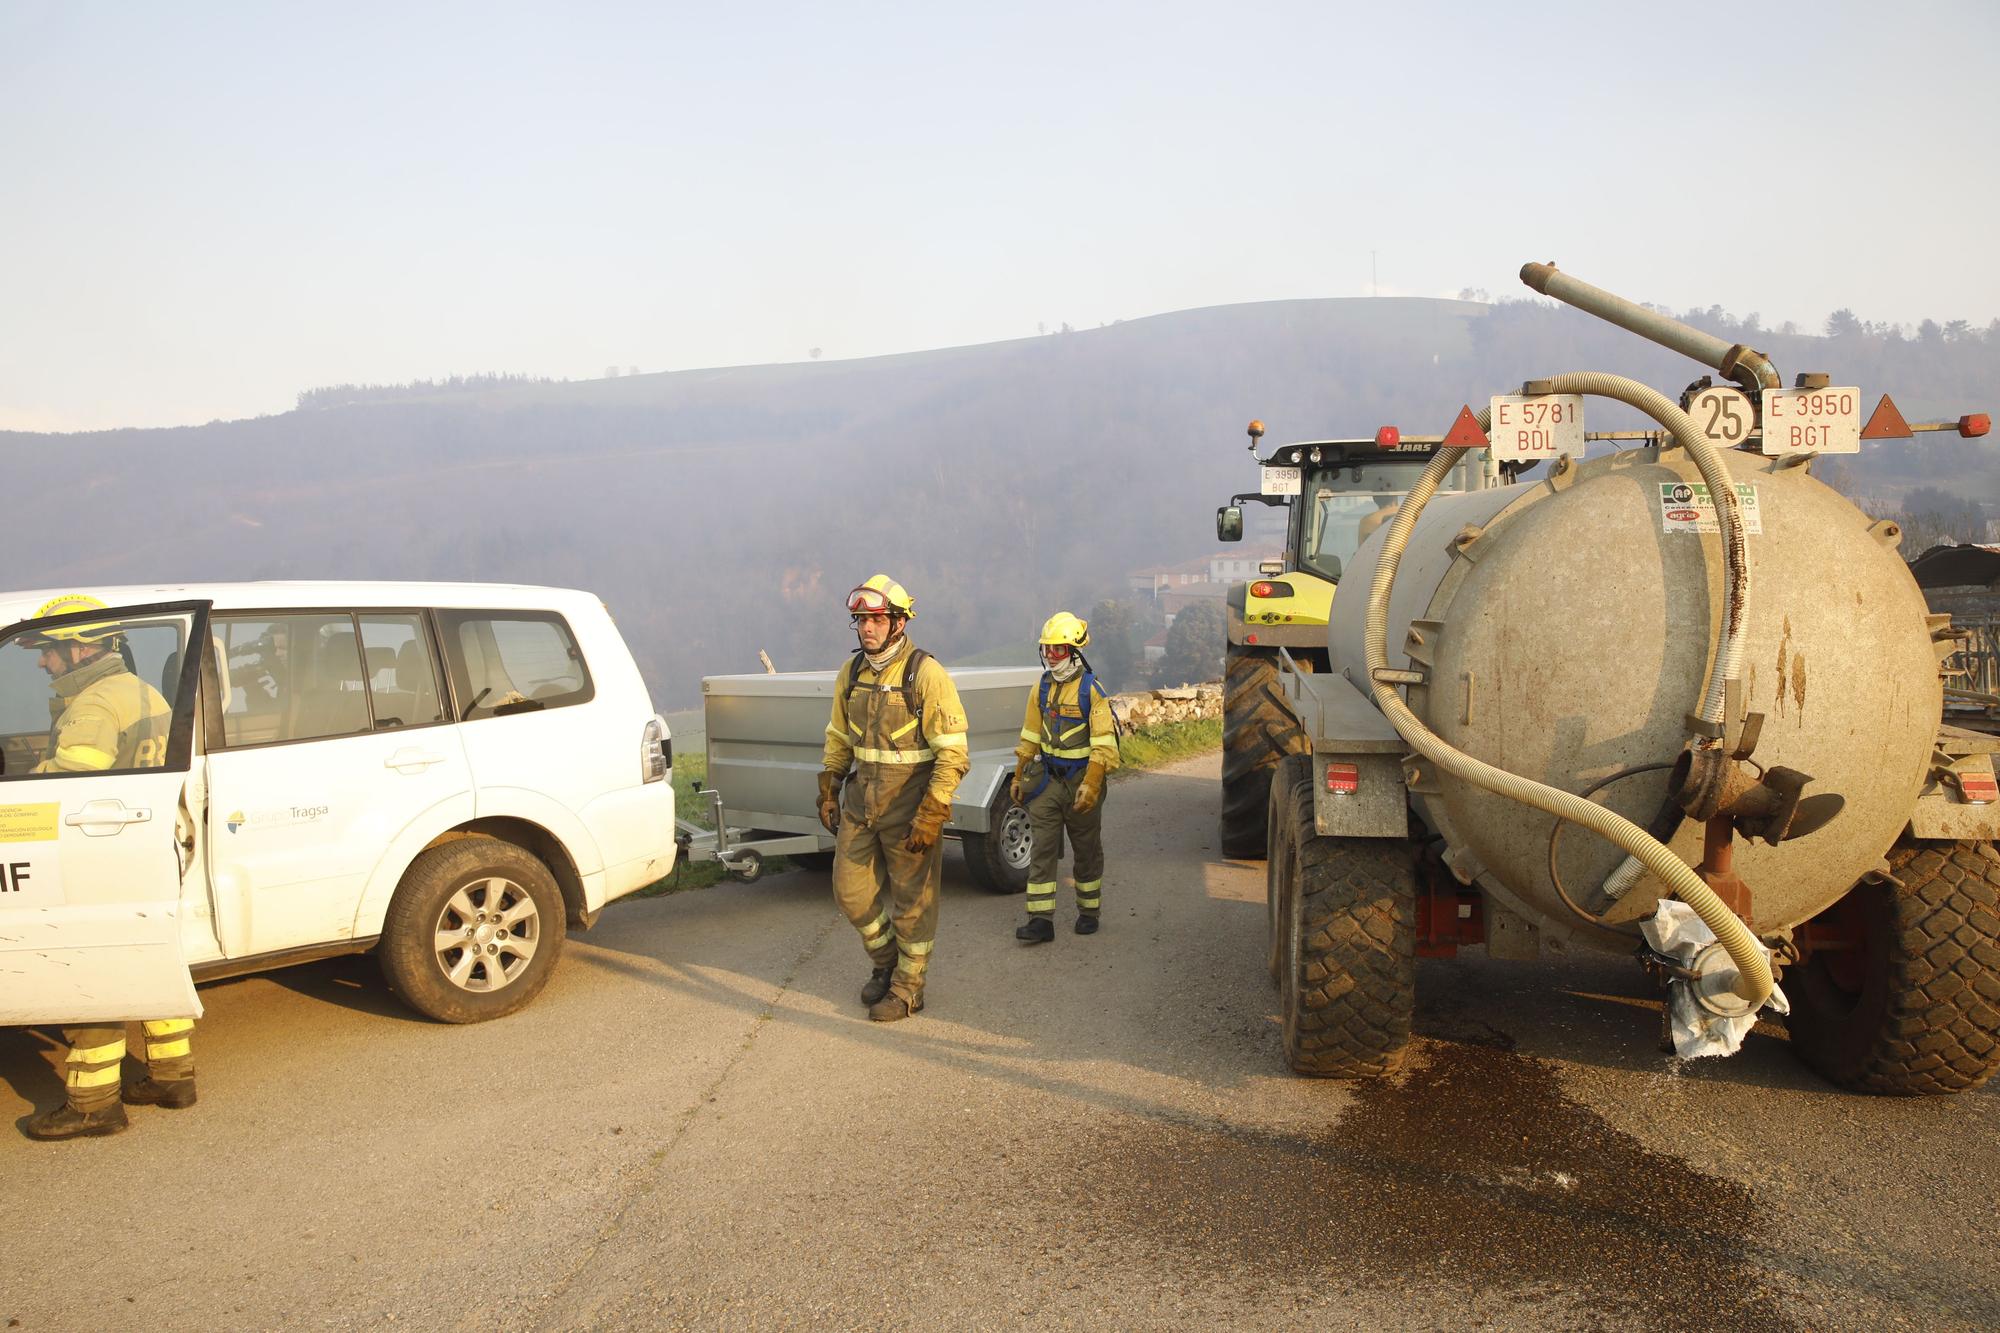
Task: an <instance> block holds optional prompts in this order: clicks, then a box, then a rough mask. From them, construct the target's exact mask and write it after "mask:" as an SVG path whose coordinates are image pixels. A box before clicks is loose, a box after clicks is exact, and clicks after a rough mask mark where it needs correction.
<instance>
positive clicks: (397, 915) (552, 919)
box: [378, 837, 567, 1023]
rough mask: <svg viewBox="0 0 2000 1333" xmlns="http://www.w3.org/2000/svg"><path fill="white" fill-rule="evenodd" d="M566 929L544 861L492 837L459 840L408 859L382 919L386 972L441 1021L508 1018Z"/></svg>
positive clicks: (550, 964) (541, 976) (409, 999)
mask: <svg viewBox="0 0 2000 1333" xmlns="http://www.w3.org/2000/svg"><path fill="white" fill-rule="evenodd" d="M566 931H567V924H566V909H565V907H564V905H563V896H562V890H561V889H559V888H557V887H556V882H555V878H554V876H552V875H550V874H549V869H548V867H547V866H545V865H543V864H542V863H541V861H539V860H537V859H536V858H535V857H534V856H533V855H531V854H530V853H528V852H526V851H523V850H522V849H521V848H519V847H516V846H514V845H513V844H512V843H507V842H501V841H500V840H499V839H497V838H486V837H473V838H459V839H456V840H454V841H452V842H447V843H442V844H440V845H439V846H436V847H432V848H430V849H429V850H427V851H425V852H424V853H423V854H422V855H420V856H419V857H417V859H416V860H415V861H414V862H412V863H411V865H410V868H409V871H408V872H407V873H406V874H404V876H403V882H402V885H401V886H400V887H398V888H397V890H396V896H395V897H394V898H393V899H391V900H390V903H389V912H388V916H387V917H386V918H385V919H384V921H383V923H382V943H381V946H380V948H379V950H378V952H379V953H380V955H381V961H382V972H383V975H384V976H386V977H387V978H388V980H389V985H390V987H391V989H393V990H394V991H395V992H396V994H398V995H400V996H401V997H402V998H403V1000H404V1002H405V1003H407V1004H408V1005H409V1006H410V1007H411V1008H412V1009H415V1010H416V1011H417V1012H418V1013H420V1014H423V1015H425V1016H426V1017H429V1018H435V1019H437V1020H438V1021H439V1022H443V1023H480V1022H484V1021H485V1020H487V1019H489V1018H500V1017H502V1016H503V1015H506V1014H511V1013H513V1012H514V1011H515V1010H516V1009H519V1008H521V1007H522V1006H523V1005H525V1004H527V1003H528V1001H530V1000H532V999H534V998H535V996H536V995H537V994H539V993H540V991H541V989H542V987H543V986H544V985H545V984H546V983H547V982H548V979H549V973H550V972H551V971H552V970H553V969H554V968H555V964H556V955H557V954H559V953H561V952H562V945H563V938H564V935H565V933H566Z"/></svg>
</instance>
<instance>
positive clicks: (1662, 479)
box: [1217, 264, 2000, 1094]
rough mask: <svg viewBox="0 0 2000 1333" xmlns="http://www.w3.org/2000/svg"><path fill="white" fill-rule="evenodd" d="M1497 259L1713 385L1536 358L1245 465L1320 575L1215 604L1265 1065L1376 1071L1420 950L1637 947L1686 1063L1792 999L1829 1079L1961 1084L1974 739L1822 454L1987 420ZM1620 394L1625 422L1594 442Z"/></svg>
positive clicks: (1998, 974)
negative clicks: (1310, 549) (1497, 377)
mask: <svg viewBox="0 0 2000 1333" xmlns="http://www.w3.org/2000/svg"><path fill="white" fill-rule="evenodd" d="M1521 276H1522V279H1523V281H1525V282H1526V283H1527V284H1528V285H1529V286H1531V287H1533V288H1534V289H1535V290H1536V291H1539V292H1542V293H1544V294H1546V295H1548V296H1551V297H1554V298H1556V299H1558V300H1561V301H1564V302H1566V303H1568V304H1571V305H1573V306H1576V307H1578V308H1580V309H1582V310H1585V311H1587V312H1589V313H1591V314H1593V315H1596V316H1599V317H1601V318H1604V319H1606V320H1609V321H1610V322H1612V323H1614V324H1617V325H1619V326H1621V327H1623V328H1625V329H1627V330H1629V331H1631V332H1633V333H1636V334H1639V335H1640V336H1643V337H1646V338H1649V339H1652V340H1653V341H1656V342H1659V343H1661V344H1663V345H1665V346H1667V347H1670V348H1673V349H1675V350H1677V351H1680V352H1682V353H1685V354H1686V355H1688V356H1690V357H1692V358H1693V359H1695V360H1696V361H1699V362H1701V363H1702V364H1703V365H1704V366H1706V367H1707V368H1708V369H1709V370H1710V371H1711V372H1713V374H1712V375H1710V376H1704V377H1703V378H1701V379H1700V380H1697V381H1696V382H1695V383H1693V384H1691V385H1690V386H1688V388H1687V389H1686V390H1685V391H1683V392H1682V393H1681V394H1680V395H1679V397H1678V399H1676V398H1674V397H1669V396H1668V395H1666V394H1663V393H1660V392H1658V391H1657V390H1655V389H1653V388H1650V387H1648V386H1646V385H1643V384H1640V383H1637V382H1635V381H1632V380H1629V379H1625V378H1623V377H1620V376H1617V375H1610V374H1603V373H1597V372H1581V373H1551V374H1548V375H1547V376H1545V377H1544V378H1539V379H1535V380H1530V381H1527V382H1526V383H1524V384H1522V385H1520V386H1518V391H1517V392H1510V393H1504V394H1500V395H1496V396H1495V397H1494V398H1492V400H1491V401H1490V402H1489V403H1488V404H1487V406H1486V407H1485V408H1484V409H1483V410H1481V411H1479V412H1477V413H1475V412H1473V411H1472V409H1471V407H1470V406H1469V405H1468V407H1467V408H1466V409H1464V410H1463V411H1461V412H1460V413H1459V416H1458V419H1457V421H1456V422H1455V423H1454V424H1453V426H1452V428H1451V429H1450V430H1449V431H1448V432H1447V433H1446V434H1444V435H1442V436H1437V437H1411V436H1405V435H1402V434H1401V433H1399V432H1398V431H1396V430H1395V429H1394V428H1388V427H1385V428H1384V429H1383V431H1382V432H1380V433H1379V434H1378V435H1377V437H1376V438H1375V439H1374V440H1372V441H1354V440H1348V441H1338V440H1320V441H1306V442H1302V443H1300V444H1293V445H1285V446H1280V447H1278V448H1277V449H1275V450H1273V451H1272V452H1271V453H1270V454H1268V455H1267V456H1265V457H1263V458H1260V460H1259V462H1260V464H1261V465H1262V466H1263V468H1264V470H1265V473H1266V486H1265V488H1264V490H1263V491H1261V492H1260V493H1259V496H1258V497H1256V498H1269V497H1273V496H1275V497H1279V498H1278V502H1279V503H1283V504H1287V505H1289V506H1291V507H1292V509H1293V515H1292V517H1293V522H1292V525H1291V530H1292V532H1293V534H1294V542H1293V544H1296V543H1297V542H1298V541H1300V540H1304V541H1305V542H1307V543H1308V544H1311V543H1312V542H1314V541H1315V540H1318V541H1319V547H1318V549H1319V567H1320V568H1321V570H1322V572H1323V573H1324V572H1330V573H1331V576H1332V577H1333V578H1334V579H1335V580H1337V587H1336V591H1335V594H1334V595H1333V597H1332V604H1331V608H1330V614H1329V615H1328V617H1327V623H1326V624H1325V626H1324V629H1323V630H1318V631H1317V632H1316V633H1314V634H1313V635H1312V636H1311V641H1309V642H1306V641H1301V636H1300V632H1299V630H1298V629H1297V628H1295V627H1289V628H1288V622H1286V621H1285V620H1283V619H1282V618H1281V617H1282V614H1283V613H1282V612H1279V613H1277V615H1275V616H1272V617H1271V618H1270V619H1265V618H1263V617H1265V616H1266V615H1267V614H1268V613H1267V612H1266V611H1264V610H1261V609H1260V608H1261V607H1263V606H1265V605H1267V604H1269V605H1279V604H1282V601H1283V589H1282V587H1281V586H1279V585H1282V584H1283V582H1284V574H1283V573H1282V571H1273V572H1272V573H1271V575H1270V576H1269V577H1267V578H1266V579H1265V580H1261V581H1260V582H1263V583H1265V584H1266V585H1269V586H1267V587H1266V588H1265V589H1264V591H1265V592H1268V593H1271V594H1273V596H1270V597H1259V596H1257V595H1256V593H1257V591H1258V589H1257V588H1256V587H1255V586H1252V587H1251V588H1248V589H1245V590H1244V594H1243V595H1242V596H1241V597H1240V598H1236V599H1233V600H1232V607H1231V630H1232V634H1231V646H1230V681H1231V685H1232V688H1231V690H1230V692H1229V696H1228V715H1227V716H1226V718H1225V733H1226V740H1225V775H1226V779H1225V783H1224V792H1223V803H1224V810H1223V821H1224V831H1225V834H1227V833H1228V832H1229V831H1230V830H1231V827H1232V820H1233V822H1234V827H1235V831H1236V833H1237V835H1238V838H1237V840H1238V842H1239V844H1240V843H1241V841H1242V840H1243V839H1242V832H1243V825H1244V820H1245V815H1246V809H1248V810H1253V811H1256V813H1261V815H1262V817H1263V821H1262V832H1263V838H1262V842H1263V845H1264V848H1265V849H1266V851H1267V862H1266V864H1267V871H1266V884H1267V900H1268V907H1269V912H1270V925H1271V930H1270V957H1269V966H1270V970H1271V974H1272V977H1273V979H1274V980H1275V981H1276V983H1277V985H1278V987H1279V990H1280V992H1281V994H1282V997H1283V1014H1284V1050H1285V1056H1286V1060H1287V1062H1288V1063H1289V1064H1290V1066H1291V1067H1292V1068H1293V1069H1294V1070H1296V1071H1297V1072H1299V1073H1302V1074H1313V1075H1323V1076H1333V1077H1359V1076H1368V1075H1374V1074H1380V1073H1384V1072H1386V1071H1388V1070H1390V1069H1392V1068H1394V1067H1395V1065H1396V1064H1397V1062H1398V1060H1399V1058H1400V1056H1401V1054H1402V1052H1403V1050H1404V1048H1405V1046H1406V1044H1407V1042H1408V1039H1409V1034H1410V1027H1411V1019H1412V1014H1413V1012H1414V1008H1415V1001H1416V986H1417V967H1416V960H1417V958H1418V957H1420V956H1448V955H1450V954H1451V953H1453V952H1454V951H1455V950H1456V949H1457V948H1458V947H1459V946H1461V945H1467V944H1475V943H1480V944H1484V945H1485V946H1486V948H1487V950H1488V952H1489V953H1490V954H1491V955H1492V956H1494V957H1497V958H1536V957H1541V956H1544V955H1547V954H1551V953H1555V954H1560V953H1563V952H1565V951H1569V950H1576V949H1599V950H1612V951H1616V952H1621V953H1626V954H1631V955H1635V956H1636V957H1637V958H1638V959H1639V961H1640V962H1641V963H1642V964H1643V965H1644V966H1645V967H1646V968H1647V969H1648V970H1649V971H1651V972H1652V973H1653V974H1654V975H1655V976H1656V977H1657V978H1659V979H1660V980H1661V981H1662V982H1663V983H1664V984H1665V986H1666V988H1667V991H1668V996H1667V1005H1666V1007H1665V1015H1666V1025H1667V1028H1668V1033H1667V1036H1668V1039H1669V1040H1670V1041H1671V1042H1672V1044H1673V1045H1674V1046H1676V1047H1677V1048H1678V1049H1679V1050H1681V1051H1682V1052H1683V1053H1686V1054H1702V1053H1713V1052H1720V1051H1726V1050H1732V1049H1734V1048H1735V1045H1736V1043H1737V1042H1738V1041H1740V1039H1741V1035H1742V1033H1743V1031H1745V1030H1747V1028H1748V1027H1749V1026H1750V1025H1751V1023H1752V1022H1753V1021H1754V1020H1755V1018H1756V1016H1757V1015H1758V1014H1759V1013H1760V1012H1764V1011H1767V1009H1768V1010H1770V1011H1775V1012H1784V1011H1785V1010H1786V1009H1787V1008H1788V1009H1789V1013H1788V1014H1787V1016H1786V1017H1785V1022H1786V1024H1787V1026H1788V1028H1789V1030H1790V1035H1791V1044H1792V1046H1793V1048H1794V1049H1795V1050H1796V1051H1798V1053H1799V1054H1800V1055H1801V1056H1802V1057H1803V1058H1804V1059H1805V1061H1806V1062H1807V1063H1808V1064H1809V1065H1810V1066H1811V1067H1813V1068H1814V1069H1816V1070H1818V1071H1819V1072H1820V1073H1822V1074H1823V1075H1825V1076H1826V1077H1827V1078H1829V1079H1830V1080H1832V1081H1833V1082H1835V1083H1837V1084H1839V1085H1841V1086H1844V1087H1849V1088H1855V1089H1862V1090H1869V1091H1876V1092H1886V1093H1906V1094H1910V1093H1941V1092H1955V1091H1959V1090H1962V1089H1965V1088H1970V1087H1974V1086H1977V1085H1978V1084H1980V1083H1982V1082H1983V1081H1985V1079H1986V1078H1988V1077H1989V1076H1990V1075H1991V1074H1992V1072H1993V1071H1994V1069H1995V1068H1996V1066H2000V914H1996V900H2000V854H1996V852H1995V850H1994V847H1993V839H1994V838H1995V836H1996V834H2000V791H1996V785H1995V780H1994V768H1993V754H1994V752H1995V751H1996V750H2000V739H1996V738H1994V737H1989V736H1984V735H1976V734H1973V733H1971V732H1966V731H1961V730H1958V729H1956V728H1952V727H1949V726H1945V725H1943V724H1942V721H1941V713H1942V694H1943V685H1942V680H1941V674H1942V671H1943V663H1944V660H1945V658H1946V657H1947V656H1948V655H1949V654H1950V653H1951V652H1952V651H1953V650H1954V648H1955V647H1956V646H1957V641H1956V638H1955V636H1954V632H1953V630H1952V628H1951V626H1950V623H1949V620H1948V618H1946V617H1941V616H1936V615H1932V614H1931V613H1930V612H1929V611H1928V609H1927V607H1926V606H1925V602H1924V598H1923V596H1922V595H1921V593H1919V591H1918V589H1917V585H1916V583H1915V581H1914V580H1913V579H1912V577H1911V575H1910V573H1909V570H1908V568H1907V567H1906V566H1905V564H1904V562H1903V560H1902V559H1901V558H1900V557H1899V555H1898V554H1897V544H1898V542H1899V540H1900V537H1901V533H1900V531H1899V529H1898V525H1897V524H1896V523H1895V522H1893V521H1892V520H1887V519H1880V520H1878V519H1875V518H1871V517H1870V516H1869V515H1867V514H1865V513H1863V512H1862V511H1861V510H1860V509H1858V508H1857V507H1856V506H1855V505H1854V504H1853V503H1852V502H1851V501H1849V500H1848V499H1846V498H1845V497H1843V496H1842V495H1840V494H1839V493H1838V492H1836V491H1834V490H1833V489H1831V488H1830V487H1828V486H1827V485H1825V484H1823V483H1822V482H1820V481H1819V480H1817V479H1816V478H1815V477H1814V476H1813V465H1814V462H1815V460H1817V459H1818V458H1819V457H1820V455H1822V454H1825V453H1841V452H1854V451H1855V450H1856V449H1858V447H1859V441H1860V440H1862V439H1864V438H1897V437H1911V438H1914V437H1915V436H1918V435H1921V434H1923V433H1924V432H1927V431H1936V430H1953V431H1956V432H1957V433H1959V434H1960V435H1965V436H1973V435H1981V434H1984V433H1985V431H1986V428H1987V420H1986V418H1985V417H1984V416H1980V415H1970V416H1966V417H1961V418H1959V419H1958V420H1957V421H1955V422H1919V423H1916V424H1914V425H1912V424H1910V423H1908V422H1906V421H1905V420H1904V418H1903V417H1902V415H1901V413H1900V412H1899V411H1898V410H1897V409H1896V407H1895V406H1894V404H1893V402H1892V401H1891V400H1890V399H1889V398H1888V397H1887V395H1883V397H1882V398H1881V400H1880V402H1879V403H1878V404H1877V405H1876V406H1875V408H1874V409H1873V411H1872V412H1871V413H1869V415H1868V418H1867V424H1866V426H1865V427H1864V425H1863V412H1864V408H1865V406H1866V404H1865V403H1864V401H1863V398H1862V390H1861V389H1860V388H1858V387H1854V386H1848V385H1842V384H1838V383H1834V382H1832V381H1830V380H1829V378H1828V377H1827V376H1826V375H1822V374H1804V375H1800V376H1798V378H1797V380H1796V382H1795V384H1793V385H1792V386H1786V385H1785V384H1784V382H1783V381H1782V379H1781V378H1780V376H1779V373H1778V371H1777V369H1776V368H1775V367H1774V366H1773V365H1772V364H1771V362H1770V361H1769V359H1768V358H1766V357H1765V356H1763V355H1762V354H1761V353H1759V352H1757V351H1754V350H1752V349H1751V348H1748V347H1745V346H1742V345H1731V344H1729V343H1727V342H1725V341H1723V340H1722V339H1719V338H1716V337H1712V336H1710V335H1708V334H1704V333H1701V332H1699V331H1698V330H1695V329H1692V328H1689V327H1687V326H1686V325H1683V324H1680V323H1678V322H1676V321H1674V320H1672V319H1669V318H1666V317H1665V316H1663V315H1661V314H1659V313H1657V312H1655V311H1652V310H1649V309H1646V308H1643V307H1640V306H1637V305H1634V304H1632V303H1630V302H1628V301H1624V300H1622V299H1620V298H1618V297H1616V296H1613V295H1611V294H1610V293H1608V292H1604V291H1601V290H1600V289H1598V288H1595V287H1592V286H1590V285H1589V284H1587V283H1583V282H1580V281H1578V280H1576V279H1574V278H1571V277H1569V276H1568V275H1566V274H1563V273H1561V272H1558V271H1557V270H1556V269H1555V268H1554V266H1552V265H1545V264H1530V265H1528V266H1527V267H1526V268H1524V269H1523V270H1522V274H1521ZM1546 369H1548V370H1551V371H1560V370H1562V369H1563V368H1561V367H1549V368H1546ZM1608 403H1621V404H1625V405H1626V406H1628V407H1630V408H1633V409H1636V410H1637V411H1638V412H1639V413H1641V414H1643V415H1644V417H1647V418H1650V420H1651V422H1652V428H1651V429H1648V430H1638V431H1619V432H1597V433H1589V432H1586V431H1585V430H1584V424H1583V414H1584V412H1585V411H1586V409H1587V408H1590V407H1592V406H1596V407H1599V408H1601V407H1603V406H1604V405H1605V404H1608ZM1259 434H1261V431H1260V430H1255V429H1254V428H1253V436H1252V448H1253V449H1255V448H1256V447H1257V438H1258V435H1259ZM1592 440H1611V441H1612V442H1613V443H1614V444H1616V445H1617V446H1618V447H1617V448H1615V449H1614V450H1613V451H1611V452H1607V453H1604V454H1603V455H1602V456H1598V457H1589V456H1588V453H1589V450H1588V448H1587V445H1588V443H1589V442H1590V441H1592ZM1251 498H1253V497H1250V496H1239V497H1236V500H1235V502H1232V504H1230V505H1228V506H1225V507H1224V508H1223V509H1222V510H1221V511H1219V512H1218V515H1217V529H1218V536H1221V537H1223V538H1224V539H1230V538H1232V537H1240V535H1241V531H1242V509H1241V502H1242V501H1244V500H1246V499H1251ZM1336 527H1338V528H1339V529H1340V534H1339V540H1337V541H1327V540H1320V539H1321V538H1323V537H1324V536H1325V534H1327V533H1329V532H1332V531H1333V529H1334V528H1336ZM1329 556H1331V557H1332V559H1331V563H1329ZM1315 629H1317V627H1315ZM1260 640H1261V641H1260ZM1260 798H1261V800H1260ZM1259 804H1261V810H1257V809H1256V807H1257V806H1258V805H1259Z"/></svg>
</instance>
